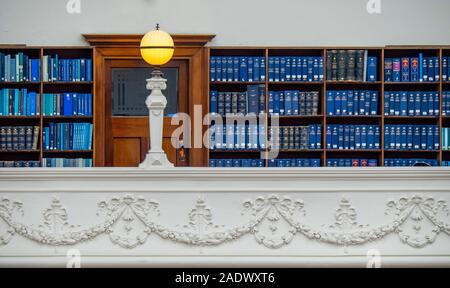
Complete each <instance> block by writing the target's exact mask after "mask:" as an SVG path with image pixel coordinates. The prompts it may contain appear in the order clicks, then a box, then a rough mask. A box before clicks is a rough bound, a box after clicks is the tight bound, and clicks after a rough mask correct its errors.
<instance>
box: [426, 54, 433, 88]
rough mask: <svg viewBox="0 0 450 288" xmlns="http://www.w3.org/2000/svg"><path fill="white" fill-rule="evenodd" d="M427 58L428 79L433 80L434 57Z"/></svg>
mask: <svg viewBox="0 0 450 288" xmlns="http://www.w3.org/2000/svg"><path fill="white" fill-rule="evenodd" d="M427 58H428V69H427V71H428V73H427V74H428V81H429V82H434V81H435V80H434V79H435V75H434V62H435V58H434V57H427Z"/></svg>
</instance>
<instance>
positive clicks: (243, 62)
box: [216, 57, 248, 82]
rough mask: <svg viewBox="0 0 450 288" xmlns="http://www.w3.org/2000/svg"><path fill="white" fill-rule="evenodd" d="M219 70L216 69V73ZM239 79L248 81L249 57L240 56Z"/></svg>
mask: <svg viewBox="0 0 450 288" xmlns="http://www.w3.org/2000/svg"><path fill="white" fill-rule="evenodd" d="M217 71H218V70H216V73H218V72H217ZM239 80H240V81H243V82H247V81H248V69H247V57H240V58H239Z"/></svg>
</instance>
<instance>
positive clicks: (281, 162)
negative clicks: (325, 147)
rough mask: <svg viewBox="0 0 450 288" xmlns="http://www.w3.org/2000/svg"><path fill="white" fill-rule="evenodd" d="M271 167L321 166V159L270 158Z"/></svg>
mask: <svg viewBox="0 0 450 288" xmlns="http://www.w3.org/2000/svg"><path fill="white" fill-rule="evenodd" d="M268 164H269V167H320V159H314V158H311V159H309V158H305V159H301V158H286V159H270V160H269V162H268Z"/></svg>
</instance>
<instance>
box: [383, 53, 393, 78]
mask: <svg viewBox="0 0 450 288" xmlns="http://www.w3.org/2000/svg"><path fill="white" fill-rule="evenodd" d="M392 65H393V63H392V59H391V58H385V59H384V81H385V82H392V80H393V79H392Z"/></svg>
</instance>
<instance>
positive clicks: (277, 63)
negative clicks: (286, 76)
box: [273, 57, 281, 82]
mask: <svg viewBox="0 0 450 288" xmlns="http://www.w3.org/2000/svg"><path fill="white" fill-rule="evenodd" d="M273 65H274V66H273V67H274V81H275V82H279V81H280V70H281V67H280V57H274V63H273Z"/></svg>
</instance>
